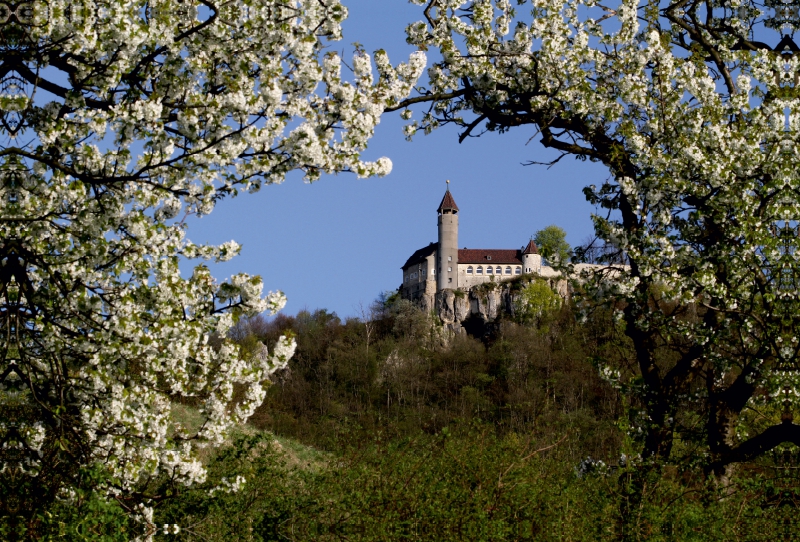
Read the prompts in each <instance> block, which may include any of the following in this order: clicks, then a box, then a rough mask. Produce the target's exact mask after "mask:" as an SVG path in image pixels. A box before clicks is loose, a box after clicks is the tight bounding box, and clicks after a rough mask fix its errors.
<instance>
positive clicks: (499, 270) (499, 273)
mask: <svg viewBox="0 0 800 542" xmlns="http://www.w3.org/2000/svg"><path fill="white" fill-rule="evenodd" d="M494 272H495V273H497V274H498V275H502V274H503V269H502V268H501V267H500V266H499V265H498V266H497V269H495V270H494Z"/></svg>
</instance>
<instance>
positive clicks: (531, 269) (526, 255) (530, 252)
mask: <svg viewBox="0 0 800 542" xmlns="http://www.w3.org/2000/svg"><path fill="white" fill-rule="evenodd" d="M522 272H523V273H536V274H537V275H541V274H542V257H541V256H540V255H539V249H538V248H536V243H534V242H533V239H531V240H530V241H529V242H528V246H526V247H525V248H524V249H522Z"/></svg>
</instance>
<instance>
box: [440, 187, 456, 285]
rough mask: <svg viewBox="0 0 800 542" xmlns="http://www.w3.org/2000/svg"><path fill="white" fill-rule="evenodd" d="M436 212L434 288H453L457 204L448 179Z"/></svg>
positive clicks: (454, 281)
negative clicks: (437, 235)
mask: <svg viewBox="0 0 800 542" xmlns="http://www.w3.org/2000/svg"><path fill="white" fill-rule="evenodd" d="M436 212H437V214H438V216H439V220H438V222H439V247H438V251H437V252H438V262H437V265H436V273H437V275H438V280H437V288H436V289H437V290H438V291H441V290H444V289H446V288H450V289H455V288H458V205H456V201H455V200H454V199H453V195H452V194H451V193H450V181H447V191H446V192H445V193H444V197H443V198H442V203H440V204H439V208H438V209H437V210H436Z"/></svg>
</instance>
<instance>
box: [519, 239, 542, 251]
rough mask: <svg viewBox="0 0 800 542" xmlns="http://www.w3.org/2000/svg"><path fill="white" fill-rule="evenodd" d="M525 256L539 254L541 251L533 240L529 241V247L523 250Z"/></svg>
mask: <svg viewBox="0 0 800 542" xmlns="http://www.w3.org/2000/svg"><path fill="white" fill-rule="evenodd" d="M522 253H523V254H539V249H538V248H536V243H534V242H533V239H531V240H530V241H528V246H526V247H525V248H524V249H522Z"/></svg>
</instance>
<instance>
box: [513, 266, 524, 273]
mask: <svg viewBox="0 0 800 542" xmlns="http://www.w3.org/2000/svg"><path fill="white" fill-rule="evenodd" d="M514 273H515V274H517V275H521V274H522V268H521V267H519V266H517V268H516V269H515V270H514Z"/></svg>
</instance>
